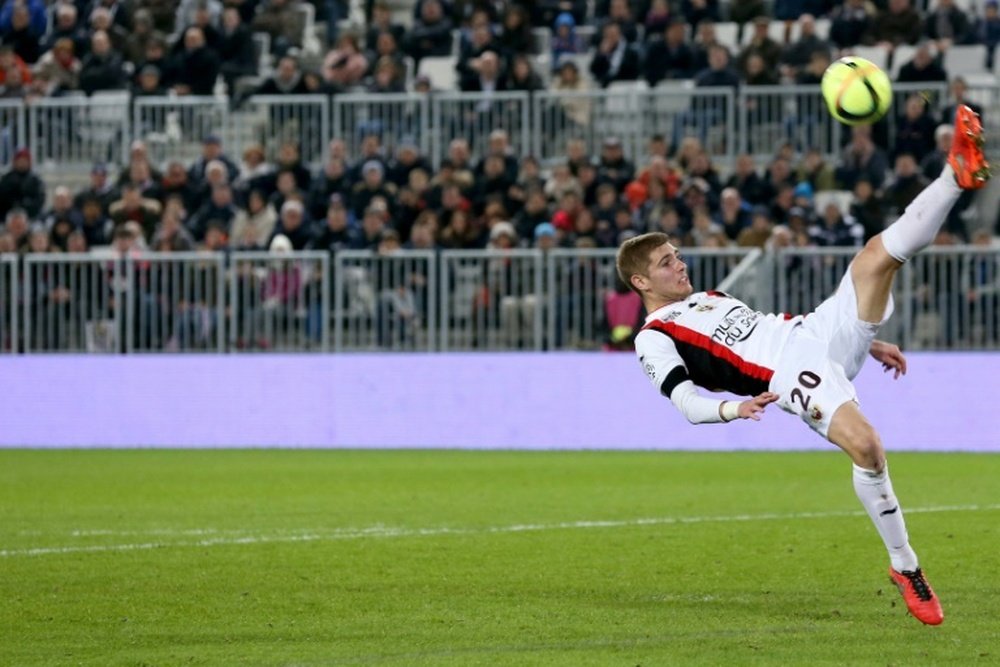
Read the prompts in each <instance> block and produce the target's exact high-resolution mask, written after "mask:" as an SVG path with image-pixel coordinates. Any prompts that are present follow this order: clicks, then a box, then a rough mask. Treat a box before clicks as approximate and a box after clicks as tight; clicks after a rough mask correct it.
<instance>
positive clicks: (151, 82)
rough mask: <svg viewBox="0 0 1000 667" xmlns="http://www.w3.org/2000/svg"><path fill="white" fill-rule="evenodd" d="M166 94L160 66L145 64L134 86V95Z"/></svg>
mask: <svg viewBox="0 0 1000 667" xmlns="http://www.w3.org/2000/svg"><path fill="white" fill-rule="evenodd" d="M166 94H167V89H166V88H165V87H164V85H163V80H162V74H161V72H160V68H159V67H157V66H156V65H143V66H142V69H140V70H139V74H138V76H137V77H136V82H135V85H134V86H133V87H132V97H133V98H135V97H162V96H163V95H166Z"/></svg>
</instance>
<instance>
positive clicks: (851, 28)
mask: <svg viewBox="0 0 1000 667" xmlns="http://www.w3.org/2000/svg"><path fill="white" fill-rule="evenodd" d="M876 15H877V10H876V9H875V5H874V4H872V2H871V0H844V3H843V4H842V5H840V6H839V7H836V8H834V10H833V13H832V14H831V15H830V18H831V22H830V41H831V42H833V44H834V45H835V46H836V47H837V48H838V49H841V50H845V49H849V48H851V47H853V46H857V45H859V44H867V43H869V42H870V41H871V40H872V39H873V38H874V37H873V33H874V31H875V16H876Z"/></svg>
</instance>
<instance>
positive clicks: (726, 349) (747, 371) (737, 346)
mask: <svg viewBox="0 0 1000 667" xmlns="http://www.w3.org/2000/svg"><path fill="white" fill-rule="evenodd" d="M802 319H803V316H801V315H797V316H794V317H793V316H790V315H765V314H764V313H761V312H760V311H757V310H754V309H753V308H751V307H750V306H748V305H746V304H745V303H743V302H742V301H740V300H739V299H736V298H734V297H731V296H729V295H728V294H725V293H723V292H717V291H708V292H696V293H694V294H692V295H691V296H689V297H688V298H687V299H684V300H683V301H677V302H675V303H671V304H668V305H666V306H663V307H662V308H659V309H657V310H655V311H653V312H652V313H650V314H649V317H647V318H646V324H645V326H644V327H643V328H642V330H641V331H640V332H639V334H638V335H637V336H636V339H635V349H636V353H637V354H638V355H639V361H640V363H641V364H642V366H643V370H644V371H645V372H646V375H647V376H649V379H650V381H651V382H652V383H653V385H654V386H655V387H656V388H657V389H659V390H660V392H661V393H662V394H663V395H664V396H666V397H668V398H669V397H670V395H671V393H673V390H674V388H675V387H677V385H678V384H680V383H682V382H684V381H686V380H691V381H692V382H693V383H694V384H696V385H698V386H700V387H704V388H705V389H709V390H711V391H728V392H731V393H733V394H737V395H739V396H756V395H757V394H760V393H761V392H764V391H767V390H768V385H769V384H770V381H771V378H772V377H773V376H774V373H775V369H776V368H777V365H778V360H779V358H780V357H781V353H782V349H783V348H784V347H785V343H787V341H788V338H789V336H790V335H791V333H792V330H793V329H794V328H795V327H796V326H798V325H799V324H800V323H801V322H802Z"/></svg>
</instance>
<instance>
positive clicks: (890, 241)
mask: <svg viewBox="0 0 1000 667" xmlns="http://www.w3.org/2000/svg"><path fill="white" fill-rule="evenodd" d="M961 195H962V188H960V187H958V183H956V182H955V172H954V171H952V168H951V165H949V164H948V163H945V165H944V171H942V172H941V175H940V176H938V177H937V179H935V180H934V182H933V183H931V184H930V185H928V186H927V187H926V188H924V189H923V191H922V192H921V193H920V194H919V195H917V198H916V199H914V200H913V201H912V202H910V205H909V206H907V207H906V210H905V211H904V212H903V215H901V216H900V217H899V220H897V221H896V222H894V223H892V224H891V225H889V228H888V229H886V230H885V231H884V232H882V245H883V246H885V249H886V251H887V252H888V253H889V254H890V255H892V256H893V257H895V258H896V259H898V260H899V261H901V262H905V261H906V260H908V259H909V258H911V257H913V256H914V255H916V254H917V253H918V252H920V251H921V250H923V249H924V248H926V247H927V246H929V245H930V244H931V243H932V242H933V241H934V237H935V236H937V233H938V230H939V229H941V226H942V225H944V222H945V220H946V219H947V218H948V212H949V211H951V208H952V206H954V205H955V202H956V201H958V198H959V197H960V196H961Z"/></svg>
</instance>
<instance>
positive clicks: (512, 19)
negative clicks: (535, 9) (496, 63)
mask: <svg viewBox="0 0 1000 667" xmlns="http://www.w3.org/2000/svg"><path fill="white" fill-rule="evenodd" d="M497 42H498V43H499V45H500V48H501V49H502V50H503V51H505V52H506V53H508V54H510V55H511V56H514V55H517V54H525V55H526V54H530V53H533V52H534V48H535V38H534V35H532V34H531V20H530V18H529V17H528V12H527V10H526V9H525V8H524V7H523V6H522V5H519V4H510V5H508V6H507V10H506V11H505V12H504V14H503V20H502V26H501V30H500V35H499V37H498V38H497Z"/></svg>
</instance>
